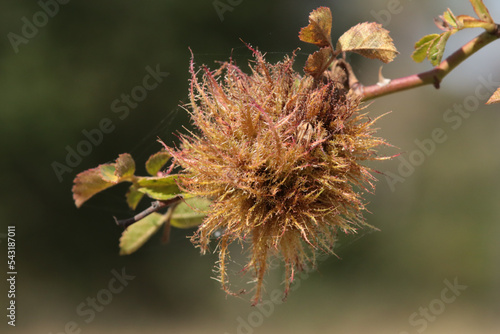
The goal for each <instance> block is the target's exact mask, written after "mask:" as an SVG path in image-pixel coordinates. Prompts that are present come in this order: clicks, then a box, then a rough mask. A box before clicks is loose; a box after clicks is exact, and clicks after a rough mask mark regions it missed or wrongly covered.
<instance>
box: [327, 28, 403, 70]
mask: <svg viewBox="0 0 500 334" xmlns="http://www.w3.org/2000/svg"><path fill="white" fill-rule="evenodd" d="M336 51H337V52H347V51H350V52H356V53H359V54H360V55H362V56H364V57H367V58H370V59H379V60H381V61H383V62H384V63H389V62H391V61H392V60H394V58H395V57H396V55H397V54H398V50H396V47H395V46H394V44H393V41H392V38H391V37H390V36H389V31H387V30H386V29H384V28H382V25H381V24H379V23H375V22H364V23H360V24H358V25H355V26H354V27H352V28H351V29H349V30H348V31H346V32H345V33H344V34H343V35H342V36H340V38H339V40H338V42H337V49H336Z"/></svg>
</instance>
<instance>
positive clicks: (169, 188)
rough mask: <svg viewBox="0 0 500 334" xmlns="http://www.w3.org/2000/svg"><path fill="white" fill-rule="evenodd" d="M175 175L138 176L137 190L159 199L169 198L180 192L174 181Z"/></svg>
mask: <svg viewBox="0 0 500 334" xmlns="http://www.w3.org/2000/svg"><path fill="white" fill-rule="evenodd" d="M177 177H178V176H177V175H168V176H161V177H138V178H137V190H138V191H140V192H142V193H144V194H146V195H148V196H149V197H151V198H154V199H157V200H160V201H164V200H167V199H171V198H173V197H175V196H176V195H178V194H180V193H181V190H180V189H179V187H178V186H177V183H176V182H175V180H176V179H177Z"/></svg>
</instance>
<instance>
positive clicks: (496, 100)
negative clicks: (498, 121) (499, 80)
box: [486, 88, 500, 104]
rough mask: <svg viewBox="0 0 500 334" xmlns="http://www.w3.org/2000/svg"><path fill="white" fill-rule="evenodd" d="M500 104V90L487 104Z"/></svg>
mask: <svg viewBox="0 0 500 334" xmlns="http://www.w3.org/2000/svg"><path fill="white" fill-rule="evenodd" d="M493 103H500V88H498V89H497V90H496V92H495V93H493V95H492V96H491V97H490V99H489V100H488V102H486V104H493Z"/></svg>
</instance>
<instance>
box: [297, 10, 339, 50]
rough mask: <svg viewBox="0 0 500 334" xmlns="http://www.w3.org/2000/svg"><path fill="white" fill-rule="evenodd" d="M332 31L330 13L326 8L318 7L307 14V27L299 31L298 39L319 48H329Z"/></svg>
mask: <svg viewBox="0 0 500 334" xmlns="http://www.w3.org/2000/svg"><path fill="white" fill-rule="evenodd" d="M331 31H332V12H331V11H330V8H328V7H319V8H318V9H315V10H313V11H312V12H311V14H309V25H308V26H307V27H304V28H302V29H301V30H300V33H299V38H300V40H301V41H303V42H306V43H311V44H315V45H317V46H319V47H324V46H329V45H331V44H332V42H331Z"/></svg>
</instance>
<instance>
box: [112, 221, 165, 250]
mask: <svg viewBox="0 0 500 334" xmlns="http://www.w3.org/2000/svg"><path fill="white" fill-rule="evenodd" d="M166 219H167V218H166V215H162V214H159V213H156V212H155V213H152V214H150V215H149V216H147V217H145V218H143V219H141V220H139V221H138V222H136V223H134V224H132V225H130V226H129V227H127V229H126V230H125V231H123V234H122V236H121V238H120V255H129V254H132V253H133V252H135V251H136V250H137V249H139V248H140V247H141V246H142V245H144V243H145V242H146V241H148V239H149V238H151V236H152V235H153V234H154V233H155V232H156V231H158V229H159V228H160V227H161V226H162V225H163V224H164V223H165V221H166Z"/></svg>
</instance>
